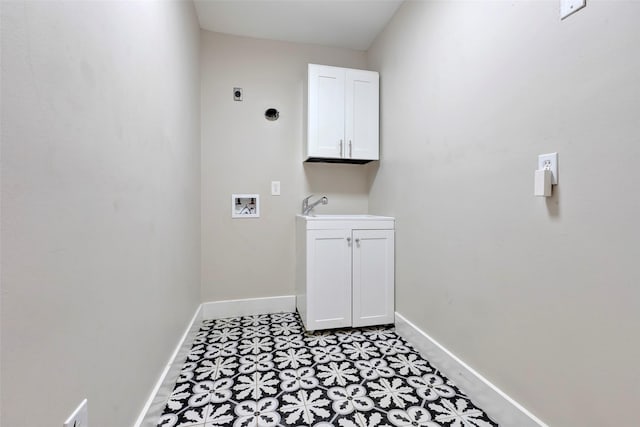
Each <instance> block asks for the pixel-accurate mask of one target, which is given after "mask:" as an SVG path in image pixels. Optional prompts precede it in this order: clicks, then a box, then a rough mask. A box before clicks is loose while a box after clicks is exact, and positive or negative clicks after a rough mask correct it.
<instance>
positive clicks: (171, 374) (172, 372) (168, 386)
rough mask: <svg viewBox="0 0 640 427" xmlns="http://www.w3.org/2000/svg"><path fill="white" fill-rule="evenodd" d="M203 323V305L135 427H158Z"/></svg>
mask: <svg viewBox="0 0 640 427" xmlns="http://www.w3.org/2000/svg"><path fill="white" fill-rule="evenodd" d="M201 323H202V304H200V305H199V306H198V308H197V309H196V311H195V313H194V315H193V317H192V318H191V322H189V325H188V326H187V328H186V329H185V331H184V333H183V334H182V337H180V341H179V342H178V345H177V346H176V348H175V349H174V350H173V353H172V354H171V357H170V358H169V361H168V362H167V365H166V366H165V368H164V370H163V371H162V374H160V378H159V379H158V382H157V383H156V385H155V387H154V388H153V390H152V391H151V394H150V395H149V398H148V399H147V402H146V403H145V405H144V407H143V408H142V411H141V412H140V415H139V416H138V419H137V420H136V423H135V424H134V427H152V426H153V427H156V426H157V425H158V419H159V418H160V415H161V414H162V411H163V410H164V406H165V404H166V402H167V398H168V397H169V395H170V394H171V392H172V391H173V387H174V385H175V382H176V380H177V379H178V375H179V374H180V369H182V365H183V364H184V362H185V360H186V358H187V354H188V353H189V350H190V348H191V344H192V343H193V339H194V338H195V335H196V334H197V333H198V330H200V325H201Z"/></svg>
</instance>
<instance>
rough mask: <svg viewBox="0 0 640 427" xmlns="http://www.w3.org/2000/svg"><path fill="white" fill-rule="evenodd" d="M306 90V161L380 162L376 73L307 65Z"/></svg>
mask: <svg viewBox="0 0 640 427" xmlns="http://www.w3.org/2000/svg"><path fill="white" fill-rule="evenodd" d="M308 90H309V93H308V103H309V104H308V106H307V114H308V120H307V153H306V161H309V162H329V163H368V162H370V161H372V160H379V159H380V154H379V153H380V151H379V134H378V122H379V76H378V73H377V72H375V71H365V70H354V69H350V68H340V67H330V66H327V65H315V64H309V82H308Z"/></svg>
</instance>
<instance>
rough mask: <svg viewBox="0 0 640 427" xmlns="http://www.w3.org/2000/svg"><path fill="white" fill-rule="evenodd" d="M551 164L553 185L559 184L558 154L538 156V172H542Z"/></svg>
mask: <svg viewBox="0 0 640 427" xmlns="http://www.w3.org/2000/svg"><path fill="white" fill-rule="evenodd" d="M547 163H548V164H549V169H551V175H552V178H551V184H554V185H555V184H557V183H558V153H549V154H540V155H539V156H538V170H542V169H544V168H545V167H546V166H547Z"/></svg>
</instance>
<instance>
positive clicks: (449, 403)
mask: <svg viewBox="0 0 640 427" xmlns="http://www.w3.org/2000/svg"><path fill="white" fill-rule="evenodd" d="M158 426H159V427H173V426H177V427H276V426H278V427H285V426H296V427H298V426H316V427H329V426H340V427H398V426H426V427H438V426H441V427H445V426H446V427H489V426H497V424H496V423H494V422H493V421H492V420H491V419H490V418H489V417H488V416H487V414H486V413H485V412H484V411H482V410H481V409H480V408H478V407H477V406H475V405H474V404H473V403H472V402H471V401H470V400H469V399H468V398H467V396H466V395H465V394H464V393H463V392H462V391H461V390H459V389H458V388H457V387H456V385H455V384H453V383H452V382H451V381H449V380H448V379H447V378H446V377H445V376H444V375H442V374H441V373H440V372H439V371H438V370H437V369H435V368H434V367H433V366H431V365H430V364H429V362H427V361H426V360H424V359H423V358H422V357H421V356H420V354H419V353H418V352H417V351H416V350H415V349H414V348H413V347H411V345H410V344H408V343H407V342H406V341H405V340H403V339H402V338H400V337H399V336H398V335H396V334H395V332H394V330H393V328H392V327H374V328H362V329H343V330H331V331H327V332H316V333H306V332H305V331H304V328H303V326H302V323H301V322H300V319H299V317H298V315H297V314H296V313H279V314H270V315H269V314H266V315H258V316H246V317H237V318H229V319H219V320H207V321H204V322H203V326H202V328H201V329H200V331H199V332H198V334H197V336H196V338H195V341H194V344H193V347H192V348H191V351H190V353H189V355H188V357H187V361H186V363H185V365H184V367H183V369H182V371H181V373H180V376H179V378H178V380H177V383H176V386H175V388H174V390H173V392H172V394H171V396H170V397H169V399H168V400H167V404H166V407H165V409H164V412H163V414H162V416H161V418H160V421H159V423H158Z"/></svg>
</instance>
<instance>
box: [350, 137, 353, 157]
mask: <svg viewBox="0 0 640 427" xmlns="http://www.w3.org/2000/svg"><path fill="white" fill-rule="evenodd" d="M349 157H353V154H352V152H351V140H349Z"/></svg>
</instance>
